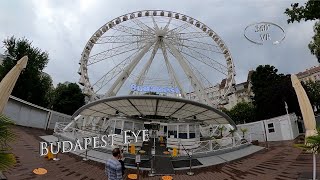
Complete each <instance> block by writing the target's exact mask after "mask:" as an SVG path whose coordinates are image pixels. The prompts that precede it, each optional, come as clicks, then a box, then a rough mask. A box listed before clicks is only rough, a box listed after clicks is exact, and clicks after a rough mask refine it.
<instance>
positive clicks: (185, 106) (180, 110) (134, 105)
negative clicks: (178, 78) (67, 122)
mask: <svg viewBox="0 0 320 180" xmlns="http://www.w3.org/2000/svg"><path fill="white" fill-rule="evenodd" d="M118 114H121V115H124V116H128V117H137V116H138V117H146V116H162V117H166V118H167V119H175V120H176V121H178V122H179V121H181V122H185V121H191V122H193V121H194V122H196V121H197V122H203V123H209V124H230V125H232V126H233V127H235V128H236V125H235V123H234V122H233V121H232V119H231V118H230V117H229V116H227V115H226V114H225V113H223V112H221V111H220V110H218V109H216V108H213V107H211V106H208V105H205V104H202V103H199V102H196V101H191V100H187V99H183V98H175V97H167V96H156V95H139V96H134V95H132V96H114V97H109V98H105V99H100V100H97V101H94V102H91V103H89V104H86V105H84V106H83V107H81V108H80V109H78V110H77V111H76V112H75V113H74V114H73V116H72V117H73V118H75V117H76V116H78V115H82V116H90V117H110V116H115V115H118Z"/></svg>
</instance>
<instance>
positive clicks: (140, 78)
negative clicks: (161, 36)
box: [130, 41, 159, 94]
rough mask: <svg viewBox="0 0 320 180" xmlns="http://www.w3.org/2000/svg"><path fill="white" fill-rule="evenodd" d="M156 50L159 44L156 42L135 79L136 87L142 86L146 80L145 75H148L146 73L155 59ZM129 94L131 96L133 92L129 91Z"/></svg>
mask: <svg viewBox="0 0 320 180" xmlns="http://www.w3.org/2000/svg"><path fill="white" fill-rule="evenodd" d="M158 49H159V42H158V41H157V42H156V44H155V45H154V48H153V50H152V53H151V56H150V58H149V60H148V62H147V63H146V64H145V65H144V67H143V69H142V70H141V72H140V74H139V76H138V77H137V79H136V82H135V83H136V84H137V85H141V84H143V82H144V80H145V78H146V74H147V73H148V71H149V69H150V66H151V64H152V61H153V59H154V57H155V55H156V53H157V51H158ZM130 94H133V91H130Z"/></svg>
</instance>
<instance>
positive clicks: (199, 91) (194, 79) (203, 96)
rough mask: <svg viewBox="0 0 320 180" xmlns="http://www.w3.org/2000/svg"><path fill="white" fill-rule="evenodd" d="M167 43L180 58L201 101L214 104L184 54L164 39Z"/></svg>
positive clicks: (175, 55) (179, 60) (180, 62)
mask: <svg viewBox="0 0 320 180" xmlns="http://www.w3.org/2000/svg"><path fill="white" fill-rule="evenodd" d="M164 42H165V44H166V45H167V46H168V47H169V48H170V49H171V51H172V53H173V55H174V57H175V58H176V59H177V60H178V62H179V64H180V65H181V67H182V69H183V71H184V72H185V74H186V75H187V77H188V78H189V79H190V81H191V85H192V87H193V89H194V91H195V93H196V94H197V96H198V97H199V100H200V102H202V103H205V104H210V105H213V104H212V103H211V101H210V99H209V97H208V96H207V94H206V93H205V91H204V88H203V85H202V83H201V82H200V81H199V80H198V78H197V77H196V76H195V74H194V72H193V71H192V69H191V68H190V67H189V65H188V63H187V61H186V60H185V59H184V57H183V56H182V54H181V53H180V52H179V51H178V50H177V49H176V48H175V47H174V46H173V45H172V44H170V43H168V42H167V41H166V40H164Z"/></svg>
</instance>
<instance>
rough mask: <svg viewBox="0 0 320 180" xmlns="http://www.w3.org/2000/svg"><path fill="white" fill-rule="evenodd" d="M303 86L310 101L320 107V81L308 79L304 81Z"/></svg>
mask: <svg viewBox="0 0 320 180" xmlns="http://www.w3.org/2000/svg"><path fill="white" fill-rule="evenodd" d="M302 86H303V88H304V89H305V90H306V93H307V95H308V97H309V100H310V103H311V104H312V105H313V106H316V107H317V109H319V107H320V81H308V82H306V83H302Z"/></svg>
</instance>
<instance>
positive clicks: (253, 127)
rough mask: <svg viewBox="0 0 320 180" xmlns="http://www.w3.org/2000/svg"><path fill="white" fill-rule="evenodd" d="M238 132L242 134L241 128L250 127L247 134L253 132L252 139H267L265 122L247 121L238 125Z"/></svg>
mask: <svg viewBox="0 0 320 180" xmlns="http://www.w3.org/2000/svg"><path fill="white" fill-rule="evenodd" d="M237 128H238V130H237V133H238V134H239V135H241V136H242V132H241V130H240V129H241V128H242V129H248V132H247V134H251V138H252V140H258V141H261V142H264V141H265V133H264V129H263V122H262V121H257V122H252V123H246V124H239V125H237Z"/></svg>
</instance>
